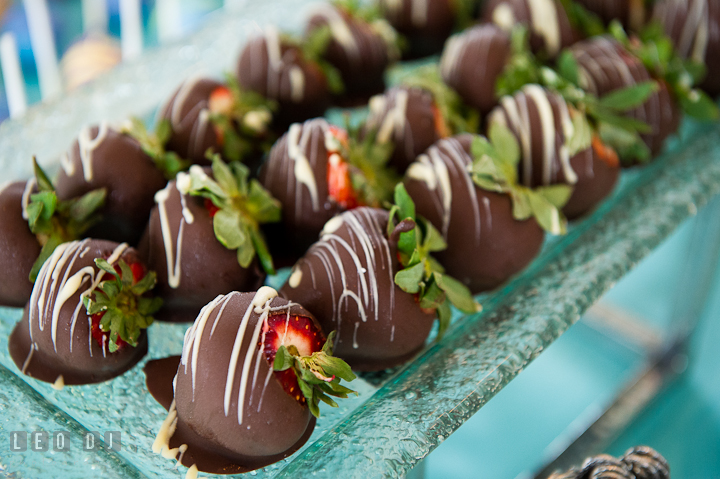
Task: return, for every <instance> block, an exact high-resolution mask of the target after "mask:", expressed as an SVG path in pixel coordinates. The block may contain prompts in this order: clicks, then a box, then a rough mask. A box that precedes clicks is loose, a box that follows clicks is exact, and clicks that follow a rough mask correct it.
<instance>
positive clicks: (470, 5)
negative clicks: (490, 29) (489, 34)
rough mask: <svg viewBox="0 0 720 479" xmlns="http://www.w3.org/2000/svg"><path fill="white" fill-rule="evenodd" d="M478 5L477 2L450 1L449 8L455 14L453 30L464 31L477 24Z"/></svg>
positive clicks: (467, 0)
mask: <svg viewBox="0 0 720 479" xmlns="http://www.w3.org/2000/svg"><path fill="white" fill-rule="evenodd" d="M480 3H481V2H479V1H478V0H451V1H450V6H451V7H452V9H453V12H454V13H455V30H457V31H462V30H465V29H466V28H470V27H471V26H473V25H474V24H475V23H476V22H477V12H478V10H479V8H480Z"/></svg>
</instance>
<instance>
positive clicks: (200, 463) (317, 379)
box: [148, 287, 355, 474]
mask: <svg viewBox="0 0 720 479" xmlns="http://www.w3.org/2000/svg"><path fill="white" fill-rule="evenodd" d="M175 364H176V365H177V366H176V367H175V369H174V371H173V372H172V375H167V376H166V377H165V380H166V381H168V382H170V381H172V380H173V376H175V374H177V377H176V379H175V387H174V402H173V403H172V404H171V406H170V412H169V416H168V419H167V420H166V422H165V424H164V425H163V427H162V428H161V432H160V434H159V435H158V439H157V440H156V442H155V444H154V446H153V450H154V451H155V452H162V453H163V455H164V456H166V457H168V456H170V457H172V456H178V458H179V460H180V461H181V462H182V463H183V464H184V465H186V466H188V467H192V466H194V467H195V468H196V469H197V470H200V471H204V472H213V473H218V472H221V473H225V474H227V473H236V472H246V471H249V470H253V469H257V468H259V467H263V466H265V465H267V464H271V463H273V462H276V461H279V460H280V459H282V458H284V457H286V456H288V455H290V454H292V453H293V452H294V451H295V450H297V449H298V448H299V447H300V446H302V444H304V443H305V441H307V439H308V437H309V436H310V433H311V432H312V430H313V428H314V425H315V416H319V414H320V410H319V407H318V406H319V403H320V402H325V403H326V404H330V405H335V406H336V404H335V402H334V400H333V399H332V397H340V398H344V397H347V395H348V394H349V393H352V392H353V391H351V390H350V389H347V388H345V387H344V386H342V385H341V384H340V380H341V379H343V380H346V381H351V380H353V379H354V378H355V375H354V374H353V373H352V371H351V370H350V368H349V367H348V366H347V364H345V363H344V362H342V361H341V360H339V359H337V358H334V357H332V338H328V339H327V340H326V338H325V337H324V336H323V335H322V333H321V332H320V329H319V327H318V325H317V322H316V321H315V319H314V317H313V316H312V315H311V314H310V313H309V312H308V311H306V310H305V309H304V308H303V307H302V306H300V305H298V304H296V303H291V302H288V301H287V300H284V299H281V298H278V297H277V292H276V291H275V290H273V289H272V288H268V287H262V288H260V289H259V290H258V291H257V292H253V293H238V292H233V293H230V294H227V295H221V296H218V297H217V298H216V299H215V300H213V301H212V302H211V303H209V304H208V305H207V306H206V307H204V308H203V310H202V312H201V313H200V315H199V316H198V317H197V319H196V321H195V323H194V324H193V325H192V327H191V328H190V329H189V330H188V332H187V334H186V335H185V343H184V345H183V352H182V357H181V358H180V360H179V364H178V363H175ZM148 380H149V381H150V376H148ZM170 424H173V427H172V429H170V430H169V431H168V430H167V429H166V427H167V426H168V425H170ZM181 444H184V445H185V446H184V447H183V449H178V448H179V446H180V445H181Z"/></svg>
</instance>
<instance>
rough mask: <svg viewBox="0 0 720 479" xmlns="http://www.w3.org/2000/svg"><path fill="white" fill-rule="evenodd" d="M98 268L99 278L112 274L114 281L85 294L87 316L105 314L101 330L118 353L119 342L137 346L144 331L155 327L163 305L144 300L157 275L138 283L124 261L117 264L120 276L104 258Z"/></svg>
mask: <svg viewBox="0 0 720 479" xmlns="http://www.w3.org/2000/svg"><path fill="white" fill-rule="evenodd" d="M95 266H96V267H97V268H98V269H99V273H100V274H104V273H107V274H110V275H111V279H103V280H102V281H101V282H100V283H99V284H98V285H97V287H96V288H95V289H93V290H92V291H89V292H87V293H84V294H83V304H84V306H85V308H86V311H87V314H88V315H89V316H92V315H95V314H102V317H101V318H100V329H101V330H102V331H104V332H106V333H108V342H107V347H108V350H109V351H110V352H111V353H113V352H115V351H117V349H118V344H117V341H118V339H122V340H123V341H125V342H126V343H128V344H129V345H131V346H133V347H135V346H137V345H138V342H137V341H138V339H139V337H140V334H141V332H142V330H143V329H145V328H147V327H148V326H150V324H152V322H153V321H154V319H153V317H152V314H154V313H155V312H157V310H158V309H159V308H160V306H161V305H162V300H161V299H160V298H149V297H144V296H141V295H142V294H144V292H146V291H149V289H152V288H153V287H154V286H155V282H156V275H155V273H153V272H149V273H147V274H146V275H145V277H143V278H141V279H140V280H139V281H137V282H136V281H135V278H134V276H133V273H132V270H131V268H130V266H129V265H128V264H127V263H126V262H125V261H124V260H122V259H120V260H119V261H118V263H117V266H118V268H119V269H120V272H118V271H116V269H115V266H114V265H112V264H110V263H109V262H108V261H107V260H105V259H103V258H96V259H95ZM148 278H149V279H148ZM149 282H151V283H152V284H151V285H150V284H148V283H149ZM139 291H143V293H139Z"/></svg>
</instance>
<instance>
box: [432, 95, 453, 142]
mask: <svg viewBox="0 0 720 479" xmlns="http://www.w3.org/2000/svg"><path fill="white" fill-rule="evenodd" d="M432 112H433V121H434V122H435V131H436V132H437V134H438V136H439V137H440V138H447V137H448V136H452V133H451V132H450V128H449V127H448V125H447V122H446V121H445V118H443V115H442V112H441V111H440V108H438V107H437V105H436V104H434V103H433V105H432Z"/></svg>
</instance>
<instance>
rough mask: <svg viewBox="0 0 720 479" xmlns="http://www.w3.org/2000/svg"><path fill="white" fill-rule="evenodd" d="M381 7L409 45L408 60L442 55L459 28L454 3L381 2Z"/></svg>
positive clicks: (432, 0)
mask: <svg viewBox="0 0 720 479" xmlns="http://www.w3.org/2000/svg"><path fill="white" fill-rule="evenodd" d="M378 6H379V7H380V9H381V11H382V14H383V16H384V17H385V18H386V19H387V21H388V22H389V23H390V25H392V27H393V28H394V29H395V30H397V32H398V33H399V34H401V35H403V36H404V37H405V39H406V40H407V42H408V48H407V50H405V51H404V52H403V58H404V59H412V58H420V57H425V56H428V55H435V54H437V53H440V52H441V51H442V49H443V45H444V44H445V40H447V38H448V37H449V36H450V33H451V32H452V30H453V27H454V25H455V17H456V14H455V7H454V6H453V2H452V1H451V0H399V1H397V0H378Z"/></svg>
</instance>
